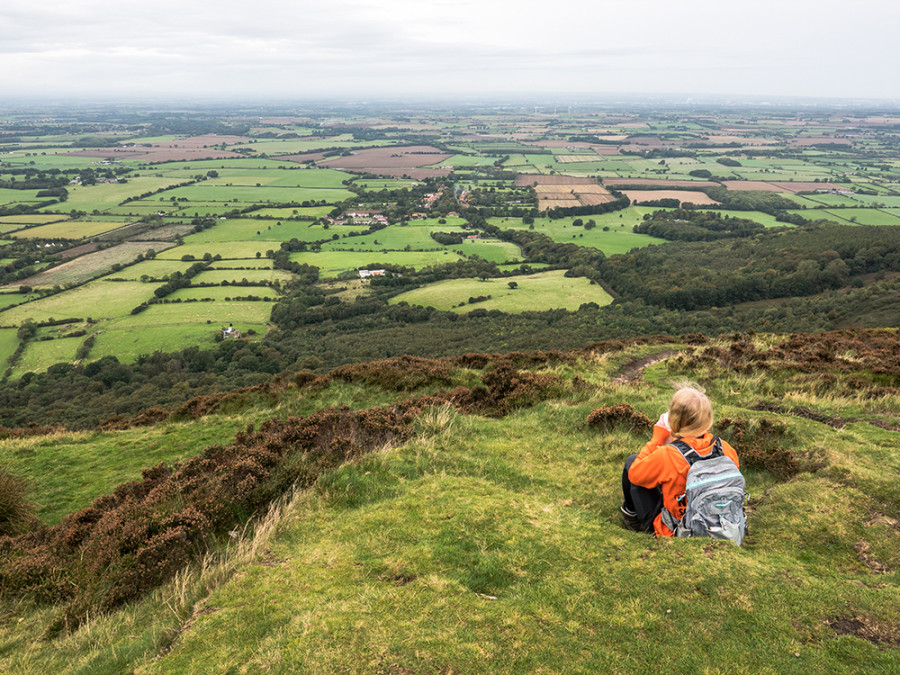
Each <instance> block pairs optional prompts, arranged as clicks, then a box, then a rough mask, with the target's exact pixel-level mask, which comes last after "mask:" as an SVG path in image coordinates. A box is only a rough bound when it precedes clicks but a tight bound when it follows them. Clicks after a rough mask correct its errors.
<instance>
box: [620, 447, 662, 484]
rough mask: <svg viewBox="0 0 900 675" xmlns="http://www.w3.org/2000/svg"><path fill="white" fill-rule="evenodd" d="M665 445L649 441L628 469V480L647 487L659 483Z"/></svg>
mask: <svg viewBox="0 0 900 675" xmlns="http://www.w3.org/2000/svg"><path fill="white" fill-rule="evenodd" d="M664 447H665V446H662V445H654V444H653V442H652V441H651V442H649V443H647V444H646V445H645V446H644V447H643V448H642V449H641V451H640V452H639V453H638V456H637V457H635V458H634V462H632V464H631V468H630V469H629V470H628V480H630V481H631V482H632V483H634V484H635V485H640V486H641V487H646V488H654V487H656V486H657V485H659V483H660V480H659V479H660V477H661V475H662V473H663V472H662V467H663V461H664V450H663V448H664Z"/></svg>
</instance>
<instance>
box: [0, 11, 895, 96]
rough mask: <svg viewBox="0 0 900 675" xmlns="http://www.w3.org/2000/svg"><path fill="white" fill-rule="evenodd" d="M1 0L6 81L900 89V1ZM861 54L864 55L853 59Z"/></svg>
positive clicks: (20, 86) (256, 87) (266, 89)
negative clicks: (833, 6) (833, 4)
mask: <svg viewBox="0 0 900 675" xmlns="http://www.w3.org/2000/svg"><path fill="white" fill-rule="evenodd" d="M828 4H829V3H827V2H815V3H814V2H811V1H810V0H795V2H792V3H784V2H775V1H774V0H758V2H756V3H754V4H752V5H747V4H744V3H741V4H738V3H735V2H727V0H720V1H718V2H713V1H712V0H693V1H692V2H691V3H673V2H670V1H666V2H663V1H662V0H632V2H629V3H627V4H626V3H622V2H620V1H617V2H615V3H613V2H610V1H609V0H595V1H594V2H586V1H584V0H568V1H566V2H561V3H547V2H545V1H544V2H537V1H536V0H520V1H519V2H517V3H515V4H511V3H508V2H502V1H499V0H477V1H476V0H458V1H455V2H451V1H449V0H431V1H430V2H424V1H422V0H374V1H373V0H331V1H330V2H328V3H308V2H296V1H289V0H258V1H256V2H253V3H249V4H248V3H246V2H243V1H241V2H238V1H237V0H220V1H219V2H215V3H208V2H183V1H182V0H154V1H153V2H150V1H148V0H129V2H117V3H114V2H110V1H109V0H80V1H79V2H74V3H73V2H58V1H56V0H49V1H45V2H41V3H36V2H34V1H33V0H29V1H27V2H26V1H23V0H5V2H4V4H3V6H2V7H0V34H3V35H4V39H3V40H2V41H0V87H3V89H4V90H5V91H6V92H10V93H13V94H17V93H19V94H29V93H35V92H43V93H48V94H52V93H60V94H71V93H85V94H91V93H98V94H99V93H102V94H106V95H109V94H115V93H117V92H129V93H134V94H137V93H146V94H148V95H155V94H158V95H165V94H177V95H184V94H192V93H193V94H201V95H216V96H227V95H233V94H242V93H246V94H249V95H266V94H270V95H272V96H280V95H306V96H314V95H315V94H316V93H321V94H325V95H332V94H335V93H340V92H347V91H352V92H361V93H366V94H370V93H385V94H402V93H410V92H417V93H441V92H443V93H456V92H463V93H465V92H480V93H491V92H494V93H498V94H501V93H503V92H526V91H529V90H534V91H535V92H541V91H554V92H559V91H564V90H571V91H582V92H584V93H596V92H602V91H617V92H622V91H624V92H641V91H643V92H672V91H676V90H679V89H681V90H682V91H685V92H694V93H725V94H732V93H754V94H791V93H799V94H810V95H822V96H827V95H832V96H842V95H846V96H860V95H863V96H866V95H868V96H873V97H874V96H887V97H900V84H898V82H897V81H896V78H894V77H893V76H892V74H891V73H890V70H891V68H892V66H893V64H896V63H897V62H898V60H900V58H898V57H900V55H898V51H897V50H898V47H897V41H896V39H895V37H894V36H895V35H896V31H897V30H898V28H900V26H898V11H897V9H895V5H894V4H889V3H887V2H880V1H877V0H858V2H857V3H856V5H854V11H853V12H852V13H849V12H846V11H845V10H843V9H842V10H841V11H840V12H836V11H832V10H829V8H828ZM861 59H864V60H865V67H864V68H861V67H859V63H860V60H861Z"/></svg>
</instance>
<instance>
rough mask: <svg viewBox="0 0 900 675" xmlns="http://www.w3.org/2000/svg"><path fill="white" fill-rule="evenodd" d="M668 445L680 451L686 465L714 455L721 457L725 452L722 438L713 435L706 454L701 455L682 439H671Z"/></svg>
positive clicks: (691, 464)
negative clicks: (709, 448) (710, 445)
mask: <svg viewBox="0 0 900 675" xmlns="http://www.w3.org/2000/svg"><path fill="white" fill-rule="evenodd" d="M669 445H671V446H672V447H673V448H675V449H676V450H678V452H680V453H681V456H682V457H684V461H686V462H687V463H688V466H694V464H695V463H696V462H699V461H700V460H702V459H713V458H714V457H721V456H722V455H724V454H725V452H724V451H723V450H722V439H721V438H719V437H718V436H713V445H712V450H710V452H709V454H708V455H701V454H700V453H699V452H697V451H696V450H694V449H693V448H692V447H691V446H690V445H688V444H687V443H685V442H684V441H682V440H677V441H672V442H671V443H669Z"/></svg>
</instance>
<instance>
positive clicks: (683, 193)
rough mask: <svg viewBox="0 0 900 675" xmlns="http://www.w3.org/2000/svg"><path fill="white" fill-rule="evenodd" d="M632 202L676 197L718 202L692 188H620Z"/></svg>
mask: <svg viewBox="0 0 900 675" xmlns="http://www.w3.org/2000/svg"><path fill="white" fill-rule="evenodd" d="M622 192H624V193H625V194H626V195H627V196H628V199H630V200H631V201H632V202H651V201H656V200H657V199H677V200H679V201H681V202H691V203H692V204H720V203H721V202H717V201H716V200H715V199H711V198H710V197H709V196H708V195H707V194H706V193H704V192H699V191H694V190H622Z"/></svg>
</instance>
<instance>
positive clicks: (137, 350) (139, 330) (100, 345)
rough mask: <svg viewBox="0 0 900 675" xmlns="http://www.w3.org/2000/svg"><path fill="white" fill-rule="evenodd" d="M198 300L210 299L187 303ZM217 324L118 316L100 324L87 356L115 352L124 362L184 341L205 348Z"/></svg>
mask: <svg viewBox="0 0 900 675" xmlns="http://www.w3.org/2000/svg"><path fill="white" fill-rule="evenodd" d="M198 304H211V303H191V304H190V305H189V306H191V307H194V306H196V305H198ZM148 311H149V310H148ZM128 318H130V317H128ZM249 325H250V324H248V326H249ZM220 328H221V326H218V325H213V324H207V323H206V322H205V321H204V322H203V323H184V324H169V325H152V324H151V325H144V324H142V325H140V326H138V325H136V324H134V323H133V322H131V321H129V320H128V319H122V320H120V321H115V322H111V323H109V324H104V326H103V330H101V331H98V332H97V337H96V341H95V342H94V346H93V348H92V349H91V354H90V358H91V360H93V359H100V358H103V357H104V356H115V357H116V358H117V359H119V361H120V362H122V363H128V362H131V361H134V360H136V359H137V358H138V357H139V356H141V355H142V354H152V353H153V352H157V351H160V352H170V351H172V350H173V349H174V348H176V347H181V346H186V345H197V346H198V347H200V348H201V349H208V348H211V347H213V346H214V345H215V334H216V332H217V331H218V330H219V329H220Z"/></svg>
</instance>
